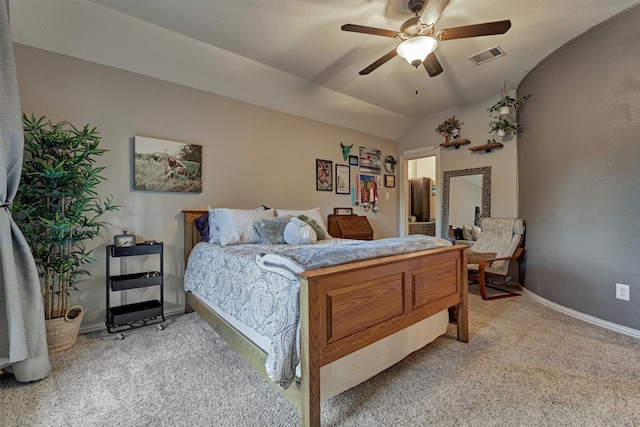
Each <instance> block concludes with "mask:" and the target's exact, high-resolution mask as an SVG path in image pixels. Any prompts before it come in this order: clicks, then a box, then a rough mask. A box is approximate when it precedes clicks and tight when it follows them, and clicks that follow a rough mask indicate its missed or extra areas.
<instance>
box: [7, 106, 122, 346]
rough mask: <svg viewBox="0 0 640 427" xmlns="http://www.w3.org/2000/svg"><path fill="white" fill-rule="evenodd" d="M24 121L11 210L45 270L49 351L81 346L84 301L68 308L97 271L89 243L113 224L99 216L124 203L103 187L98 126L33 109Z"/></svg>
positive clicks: (41, 272) (40, 270) (40, 268)
mask: <svg viewBox="0 0 640 427" xmlns="http://www.w3.org/2000/svg"><path fill="white" fill-rule="evenodd" d="M22 120H23V126H24V150H25V160H24V163H23V166H22V176H21V179H20V186H19V187H18V193H17V195H16V198H15V200H14V204H13V207H12V213H13V217H14V219H15V222H16V223H17V224H18V226H19V227H20V229H21V230H22V233H23V234H24V236H25V238H26V239H27V241H28V243H29V246H30V248H31V252H32V254H33V258H34V260H35V263H36V266H37V268H38V273H39V275H40V283H41V287H42V294H43V297H44V310H45V313H44V314H45V319H46V325H47V341H48V345H49V351H52V352H53V351H61V350H64V349H67V348H69V347H71V346H73V345H74V344H75V342H76V338H77V335H78V330H79V328H80V323H81V322H82V314H83V313H82V307H80V306H73V307H69V305H70V299H69V298H70V291H71V290H76V291H77V290H78V289H77V287H76V285H77V284H78V283H79V282H80V281H82V279H83V278H84V277H86V276H88V275H90V273H89V271H88V270H86V269H85V265H86V264H88V263H91V262H92V261H94V258H93V257H92V252H93V250H92V249H91V250H89V249H87V248H86V246H85V242H86V241H88V240H91V239H93V238H95V237H98V236H101V232H102V230H103V229H104V228H105V227H106V226H107V225H108V224H107V223H106V222H103V221H101V220H100V218H101V217H102V215H103V214H104V213H105V212H107V211H111V210H116V209H118V206H115V205H114V204H113V203H112V199H111V196H109V197H107V198H106V199H105V200H101V199H100V198H99V197H98V194H97V193H96V187H97V186H98V184H99V183H100V182H102V181H103V180H104V179H105V178H103V177H102V176H101V175H100V173H101V172H102V171H103V170H104V167H99V166H96V157H98V156H101V155H102V154H104V152H105V151H107V150H104V149H101V148H99V147H98V146H99V143H100V138H99V137H98V132H96V129H95V128H92V129H90V128H89V126H88V125H85V126H84V127H83V128H82V129H77V128H75V127H74V126H73V125H72V124H70V123H69V122H67V121H61V122H59V123H55V124H54V123H52V122H51V121H49V120H48V119H46V118H45V117H41V118H38V119H36V118H35V117H34V116H33V114H32V115H31V117H30V118H29V117H27V116H26V115H23V117H22Z"/></svg>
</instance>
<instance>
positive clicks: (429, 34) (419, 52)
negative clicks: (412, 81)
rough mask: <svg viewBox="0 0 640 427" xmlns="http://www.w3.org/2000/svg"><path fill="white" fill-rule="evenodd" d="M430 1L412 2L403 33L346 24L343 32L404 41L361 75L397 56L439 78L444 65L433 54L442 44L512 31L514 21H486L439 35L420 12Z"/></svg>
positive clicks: (410, 0)
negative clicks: (440, 42)
mask: <svg viewBox="0 0 640 427" xmlns="http://www.w3.org/2000/svg"><path fill="white" fill-rule="evenodd" d="M427 2H428V0H409V2H408V6H409V10H410V11H411V13H413V14H415V16H414V17H413V18H410V19H408V20H407V21H405V22H404V24H402V26H401V27H400V31H393V30H385V29H382V28H374V27H367V26H364V25H356V24H344V25H343V26H342V27H341V29H342V31H351V32H354V33H364V34H372V35H374V36H383V37H390V38H397V39H401V40H402V43H400V45H399V46H398V47H397V48H396V49H393V50H392V51H390V52H389V53H387V54H386V55H384V56H382V57H381V58H379V59H378V60H377V61H375V62H373V63H372V64H371V65H369V66H368V67H366V68H365V69H364V70H362V71H360V73H359V74H360V75H365V74H369V73H370V72H372V71H373V70H375V69H376V68H378V67H379V66H381V65H382V64H384V63H385V62H387V61H389V60H390V59H392V58H393V57H395V56H396V55H400V56H401V57H403V58H405V59H406V60H407V62H408V63H409V64H411V65H413V66H414V67H416V68H417V67H418V66H420V64H422V65H423V66H424V68H425V69H426V70H427V73H429V76H431V77H435V76H437V75H438V74H440V73H441V72H442V65H440V61H438V58H436V56H435V54H434V53H433V52H434V50H435V49H436V47H437V46H438V41H443V40H453V39H463V38H467V37H479V36H489V35H495V34H504V33H506V32H507V31H508V30H509V28H511V21H510V20H504V21H495V22H485V23H482V24H473V25H463V26H461V27H452V28H445V29H442V30H440V31H438V32H435V29H434V25H435V23H429V24H427V23H424V22H422V20H421V16H420V12H421V11H422V10H423V8H424V6H425V3H427Z"/></svg>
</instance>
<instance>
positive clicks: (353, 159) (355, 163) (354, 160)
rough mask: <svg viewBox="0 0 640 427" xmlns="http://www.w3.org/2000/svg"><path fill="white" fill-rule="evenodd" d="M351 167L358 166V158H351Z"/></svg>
mask: <svg viewBox="0 0 640 427" xmlns="http://www.w3.org/2000/svg"><path fill="white" fill-rule="evenodd" d="M349 166H358V156H349Z"/></svg>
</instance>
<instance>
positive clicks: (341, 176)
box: [336, 165, 351, 194]
mask: <svg viewBox="0 0 640 427" xmlns="http://www.w3.org/2000/svg"><path fill="white" fill-rule="evenodd" d="M350 185H351V168H350V167H349V166H348V165H336V194H351V188H350V187H349V186H350Z"/></svg>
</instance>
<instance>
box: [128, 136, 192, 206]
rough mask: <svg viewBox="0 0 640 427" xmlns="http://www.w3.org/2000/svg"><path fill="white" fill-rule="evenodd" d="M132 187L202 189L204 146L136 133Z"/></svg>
mask: <svg viewBox="0 0 640 427" xmlns="http://www.w3.org/2000/svg"><path fill="white" fill-rule="evenodd" d="M133 151H134V155H133V157H134V159H133V170H134V173H133V188H134V190H145V191H176V192H184V193H201V192H202V146H201V145H196V144H189V143H185V142H176V141H166V140H163V139H155V138H147V137H144V136H136V137H135V138H134V148H133Z"/></svg>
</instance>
